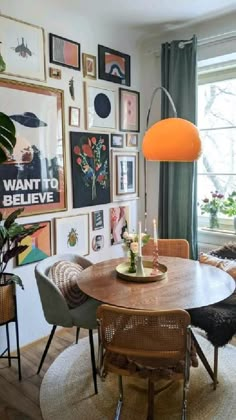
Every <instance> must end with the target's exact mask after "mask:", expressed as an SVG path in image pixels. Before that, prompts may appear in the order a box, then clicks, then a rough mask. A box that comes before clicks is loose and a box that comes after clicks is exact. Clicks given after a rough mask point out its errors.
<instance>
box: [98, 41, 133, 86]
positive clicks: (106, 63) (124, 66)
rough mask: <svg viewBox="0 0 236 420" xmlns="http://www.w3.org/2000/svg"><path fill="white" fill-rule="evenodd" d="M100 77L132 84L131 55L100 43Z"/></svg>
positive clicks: (127, 84)
mask: <svg viewBox="0 0 236 420" xmlns="http://www.w3.org/2000/svg"><path fill="white" fill-rule="evenodd" d="M98 76H99V79H103V80H108V81H109V82H113V83H119V84H121V85H125V86H130V56H129V55H128V54H123V53H121V52H119V51H116V50H113V49H111V48H108V47H104V46H103V45H98Z"/></svg>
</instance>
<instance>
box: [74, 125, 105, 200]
mask: <svg viewBox="0 0 236 420" xmlns="http://www.w3.org/2000/svg"><path fill="white" fill-rule="evenodd" d="M70 141H71V159H72V180H73V207H87V206H94V205H97V204H105V203H109V202H110V171H109V137H108V135H107V134H93V133H80V132H71V133H70Z"/></svg>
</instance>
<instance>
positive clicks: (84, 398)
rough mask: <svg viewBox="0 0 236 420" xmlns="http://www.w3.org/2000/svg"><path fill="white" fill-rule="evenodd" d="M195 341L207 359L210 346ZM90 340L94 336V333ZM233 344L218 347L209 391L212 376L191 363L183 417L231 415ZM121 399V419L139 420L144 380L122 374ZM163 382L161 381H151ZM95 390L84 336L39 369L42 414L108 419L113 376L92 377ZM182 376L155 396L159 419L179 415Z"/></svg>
mask: <svg viewBox="0 0 236 420" xmlns="http://www.w3.org/2000/svg"><path fill="white" fill-rule="evenodd" d="M197 338H198V339H199V343H200V345H201V347H202V348H203V350H204V352H205V354H206V356H207V358H208V360H209V361H210V362H211V363H212V356H213V347H212V345H211V344H210V343H209V342H208V341H207V340H206V339H205V338H203V337H202V336H200V335H199V334H198V335H197ZM95 340H96V339H95ZM235 366H236V347H235V346H234V345H227V346H226V347H225V348H222V349H220V350H219V374H218V379H219V385H218V387H217V389H216V390H215V391H214V390H213V387H212V381H211V378H210V377H209V375H208V373H207V372H206V370H205V368H204V367H203V366H202V364H201V362H199V367H198V368H191V373H190V389H189V395H188V419H189V420H199V419H200V420H225V419H235V418H236V414H235V413H236V399H235V389H236V375H235ZM123 380H124V404H123V407H122V412H121V419H122V420H134V419H139V420H145V419H146V413H147V393H146V389H147V387H146V386H147V382H146V381H145V380H142V379H138V380H137V379H135V380H134V379H130V378H125V377H124V378H123ZM156 385H157V386H156V388H157V389H161V388H165V386H166V385H167V382H166V381H165V382H164V381H163V380H162V381H161V382H158V383H156ZM98 389H99V393H98V395H95V394H94V388H93V380H92V369H91V362H90V351H89V342H88V339H87V338H84V339H82V340H79V343H78V344H75V345H72V346H71V347H69V348H67V349H66V350H65V351H64V352H63V353H61V354H60V355H59V357H58V358H57V359H56V360H55V361H54V362H53V364H52V365H51V366H50V368H49V369H48V371H47V373H46V374H45V376H44V378H43V381H42V385H41V390H40V407H41V411H42V416H43V419H44V420H111V419H113V418H114V413H115V408H116V404H117V398H118V381H117V376H116V375H113V374H109V375H108V377H107V378H106V380H105V382H102V381H101V380H100V379H99V378H98ZM181 401H182V381H179V382H171V381H169V386H168V387H167V388H165V389H164V390H163V391H162V392H160V393H159V394H158V395H156V396H155V413H156V417H157V418H159V419H160V420H177V419H178V420H179V419H180V418H181Z"/></svg>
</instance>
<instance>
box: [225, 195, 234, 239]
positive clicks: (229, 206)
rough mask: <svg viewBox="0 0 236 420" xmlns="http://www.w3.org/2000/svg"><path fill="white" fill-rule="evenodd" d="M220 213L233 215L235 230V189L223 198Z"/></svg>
mask: <svg viewBox="0 0 236 420" xmlns="http://www.w3.org/2000/svg"><path fill="white" fill-rule="evenodd" d="M222 213H224V214H226V215H227V216H229V217H232V216H233V217H234V231H235V232H236V191H233V192H232V193H231V194H229V195H228V197H227V198H226V199H225V200H224V203H223V209H222Z"/></svg>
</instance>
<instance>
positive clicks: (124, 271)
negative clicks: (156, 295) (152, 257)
mask: <svg viewBox="0 0 236 420" xmlns="http://www.w3.org/2000/svg"><path fill="white" fill-rule="evenodd" d="M129 266H130V263H129V261H127V262H124V263H122V264H119V265H118V266H117V267H116V273H117V275H118V277H120V278H121V279H123V280H127V281H133V282H137V283H149V282H152V281H160V280H165V279H167V267H166V266H165V265H164V264H158V270H159V271H158V274H157V275H156V276H151V272H152V270H153V262H152V261H145V260H144V261H143V268H144V272H145V274H146V276H143V277H138V276H136V273H129V272H128V268H129Z"/></svg>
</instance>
